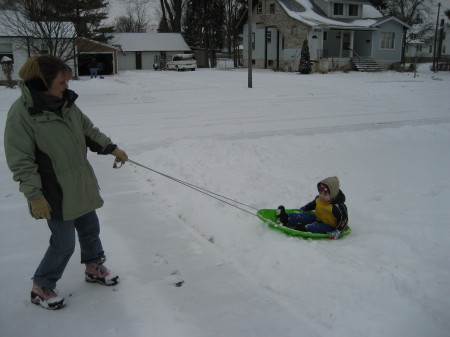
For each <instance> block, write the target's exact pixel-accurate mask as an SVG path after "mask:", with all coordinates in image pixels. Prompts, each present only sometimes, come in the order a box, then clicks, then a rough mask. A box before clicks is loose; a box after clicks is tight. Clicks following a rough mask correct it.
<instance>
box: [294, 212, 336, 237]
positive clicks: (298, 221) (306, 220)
mask: <svg viewBox="0 0 450 337" xmlns="http://www.w3.org/2000/svg"><path fill="white" fill-rule="evenodd" d="M288 217H289V220H288V224H287V226H288V227H293V228H295V227H296V226H297V225H305V231H307V232H310V233H319V234H327V233H330V232H332V231H334V230H335V228H334V227H333V226H330V225H327V224H325V223H323V222H319V221H316V216H315V215H314V214H312V213H290V214H288Z"/></svg>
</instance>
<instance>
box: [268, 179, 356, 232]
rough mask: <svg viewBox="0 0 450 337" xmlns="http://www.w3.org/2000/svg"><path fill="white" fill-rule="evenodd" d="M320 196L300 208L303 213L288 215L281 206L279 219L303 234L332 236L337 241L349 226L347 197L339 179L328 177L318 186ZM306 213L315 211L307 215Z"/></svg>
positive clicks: (278, 214)
mask: <svg viewBox="0 0 450 337" xmlns="http://www.w3.org/2000/svg"><path fill="white" fill-rule="evenodd" d="M317 190H318V191H319V195H318V196H316V198H315V199H314V200H313V201H311V202H310V203H308V204H306V205H305V206H303V207H300V210H302V211H303V212H301V213H289V214H288V213H286V210H285V208H284V206H279V207H278V210H277V218H278V219H279V220H280V222H281V223H282V224H283V225H284V226H286V227H290V228H293V229H296V230H299V231H303V232H310V233H320V234H327V233H329V234H330V239H337V238H338V237H339V235H340V234H341V233H342V232H343V231H344V229H345V227H346V226H347V221H348V215H347V206H345V195H344V193H342V191H341V190H340V189H339V179H338V178H337V177H328V178H325V179H323V180H321V181H320V182H319V183H318V184H317ZM306 211H314V212H313V213H306Z"/></svg>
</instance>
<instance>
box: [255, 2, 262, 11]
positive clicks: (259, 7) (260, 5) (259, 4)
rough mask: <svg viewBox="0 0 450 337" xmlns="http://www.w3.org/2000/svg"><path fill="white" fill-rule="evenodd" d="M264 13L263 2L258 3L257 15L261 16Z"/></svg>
mask: <svg viewBox="0 0 450 337" xmlns="http://www.w3.org/2000/svg"><path fill="white" fill-rule="evenodd" d="M261 13H262V2H261V1H258V3H257V4H256V14H261Z"/></svg>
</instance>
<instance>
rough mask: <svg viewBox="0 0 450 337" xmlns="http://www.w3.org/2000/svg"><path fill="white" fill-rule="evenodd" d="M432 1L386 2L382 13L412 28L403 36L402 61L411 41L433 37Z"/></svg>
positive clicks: (391, 0)
mask: <svg viewBox="0 0 450 337" xmlns="http://www.w3.org/2000/svg"><path fill="white" fill-rule="evenodd" d="M432 5H433V0H386V9H385V10H383V11H382V12H383V13H384V14H386V15H391V16H395V17H396V18H398V19H400V20H401V21H403V22H404V23H406V24H408V25H409V26H411V27H412V29H410V30H409V31H408V32H407V33H406V34H404V36H403V45H402V61H403V62H404V59H405V48H406V46H407V44H408V43H409V42H410V41H411V40H422V41H426V40H427V39H428V38H430V37H431V36H432V35H433V27H434V24H433V21H432V20H431V17H430V14H431V7H432Z"/></svg>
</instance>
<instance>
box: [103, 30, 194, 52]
mask: <svg viewBox="0 0 450 337" xmlns="http://www.w3.org/2000/svg"><path fill="white" fill-rule="evenodd" d="M109 44H110V45H113V46H120V47H121V48H122V50H123V51H125V52H127V51H189V50H191V48H189V46H188V45H187V43H186V41H184V39H183V37H182V36H181V34H180V33H118V34H114V38H113V39H112V40H111V41H109Z"/></svg>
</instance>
